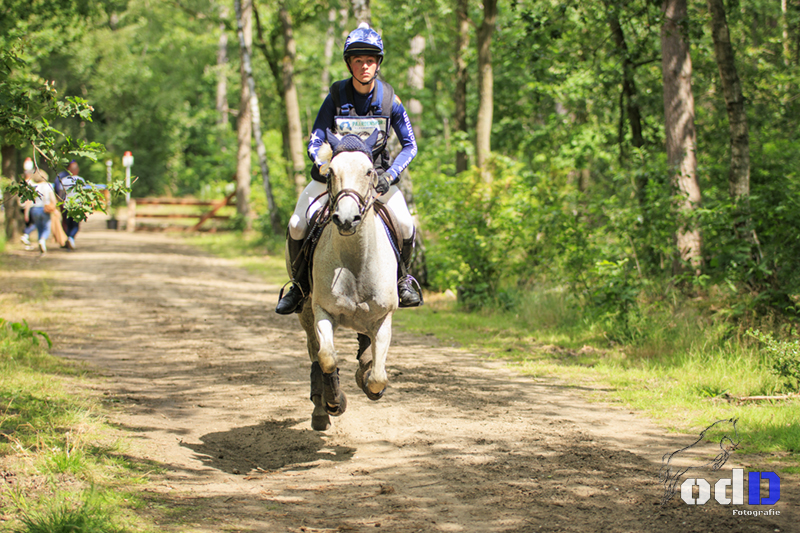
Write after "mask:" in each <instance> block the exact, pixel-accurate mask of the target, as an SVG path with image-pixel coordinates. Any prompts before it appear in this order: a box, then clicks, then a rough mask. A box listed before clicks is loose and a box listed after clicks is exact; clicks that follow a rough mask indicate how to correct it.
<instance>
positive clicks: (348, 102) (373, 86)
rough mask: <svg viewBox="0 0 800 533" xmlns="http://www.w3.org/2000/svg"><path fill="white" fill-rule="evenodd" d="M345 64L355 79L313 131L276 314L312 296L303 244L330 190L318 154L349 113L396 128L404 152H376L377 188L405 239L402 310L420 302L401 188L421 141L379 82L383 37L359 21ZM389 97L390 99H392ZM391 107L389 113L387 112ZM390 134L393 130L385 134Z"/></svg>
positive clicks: (329, 102) (345, 83)
mask: <svg viewBox="0 0 800 533" xmlns="http://www.w3.org/2000/svg"><path fill="white" fill-rule="evenodd" d="M344 61H345V63H346V64H347V69H348V70H349V71H350V74H351V75H352V77H351V78H349V79H346V80H342V81H338V82H336V83H334V84H333V85H332V86H331V90H330V93H329V94H328V96H327V97H326V98H325V101H324V102H323V103H322V107H320V109H319V113H317V119H316V120H315V121H314V130H313V131H312V133H311V140H310V141H309V143H308V156H309V157H310V158H311V160H312V161H314V167H313V168H312V171H311V177H312V181H311V183H309V184H308V186H306V188H305V190H304V191H303V192H302V193H301V194H300V199H299V200H298V201H297V206H296V207H295V210H294V214H293V215H292V218H291V219H290V220H289V237H288V249H289V260H290V262H291V265H292V287H291V289H290V290H289V291H288V292H287V293H286V295H284V296H283V297H282V298H281V300H280V301H279V302H278V306H277V308H276V309H275V312H277V313H279V314H282V315H288V314H290V313H293V312H300V311H301V310H302V308H303V306H302V304H303V301H304V300H305V297H306V296H307V295H308V294H309V292H310V287H309V282H308V273H307V258H306V257H305V254H304V253H301V248H302V245H303V241H304V239H305V237H306V234H307V232H308V222H309V219H310V218H311V216H312V215H313V214H314V213H315V212H316V211H317V210H319V209H320V208H321V207H322V205H324V203H325V202H327V198H326V197H322V198H320V197H321V196H323V195H324V194H325V193H326V192H327V181H326V177H325V176H323V175H321V174H320V171H319V165H321V164H322V163H323V162H319V161H317V152H318V151H319V148H320V147H321V146H322V144H323V142H325V136H326V131H327V130H328V129H330V130H332V131H336V124H337V120H336V119H337V117H341V116H343V115H349V116H350V117H356V116H358V117H365V116H375V117H380V116H384V117H389V119H390V120H389V122H390V124H391V127H392V129H394V131H395V133H396V134H397V137H398V138H399V139H400V144H401V145H402V147H403V149H402V150H401V151H400V153H399V154H398V155H397V158H396V159H395V160H394V162H391V161H390V157H389V153H388V150H387V149H386V143H385V140H386V135H385V136H384V139H383V141H384V142H382V143H380V144H379V146H378V147H377V149H376V152H377V153H375V152H374V153H373V155H374V161H375V170H376V173H377V175H378V180H377V184H376V186H375V190H376V191H377V192H378V193H379V194H380V196H379V197H378V199H377V200H378V201H379V202H381V203H383V204H386V205H387V206H388V207H389V208H390V209H391V211H392V212H393V213H394V215H395V217H396V218H397V221H398V224H399V225H400V232H401V233H402V238H403V250H402V257H401V259H402V262H403V265H398V274H397V275H398V282H397V291H398V297H399V301H400V307H416V306H418V305H420V304H421V303H422V300H421V298H420V295H419V293H417V291H416V290H414V287H413V285H412V279H413V278H411V277H410V276H408V275H404V274H401V273H404V272H407V269H408V264H409V262H410V260H411V252H412V251H413V247H414V233H415V229H414V219H413V217H412V216H411V213H410V212H409V210H408V205H406V201H405V198H403V193H402V192H401V191H400V189H399V188H398V187H397V182H398V181H399V180H400V173H401V172H402V171H403V170H405V169H406V167H408V164H409V163H410V162H411V160H412V159H414V156H416V155H417V142H416V140H415V139H414V130H413V129H412V128H411V121H409V119H408V114H406V110H405V108H403V104H402V103H401V102H400V99H399V98H397V97H396V96H392V95H394V90H393V89H392V88H391V86H389V84H387V83H384V82H382V81H380V80H378V79H377V76H378V72H379V71H380V66H381V62H382V61H383V41H382V39H381V36H380V35H379V34H378V32H376V31H375V30H373V29H372V28H370V27H369V25H368V24H366V23H361V24H360V25H359V26H358V28H356V29H355V30H353V31H352V32H351V33H350V35H349V36H348V37H347V40H346V41H345V43H344ZM390 98H391V100H390ZM383 107H387V108H388V107H391V109H383ZM385 133H386V134H387V135H388V134H389V131H386V132H385Z"/></svg>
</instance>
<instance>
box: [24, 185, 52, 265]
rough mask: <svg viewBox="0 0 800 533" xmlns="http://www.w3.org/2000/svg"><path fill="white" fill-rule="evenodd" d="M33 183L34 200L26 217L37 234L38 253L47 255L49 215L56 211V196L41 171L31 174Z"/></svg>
mask: <svg viewBox="0 0 800 533" xmlns="http://www.w3.org/2000/svg"><path fill="white" fill-rule="evenodd" d="M33 183H34V185H35V187H36V200H34V202H33V204H32V205H31V207H30V209H29V212H28V216H29V218H30V219H31V220H33V223H34V224H35V225H36V231H38V232H39V251H40V252H41V253H43V254H44V253H47V238H48V237H49V236H50V213H52V212H53V211H55V209H56V195H55V192H54V191H53V187H52V186H51V185H50V183H49V182H48V181H47V174H45V173H44V171H42V170H41V169H40V170H37V171H36V172H35V173H34V174H33Z"/></svg>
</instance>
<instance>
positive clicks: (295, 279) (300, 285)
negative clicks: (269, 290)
mask: <svg viewBox="0 0 800 533" xmlns="http://www.w3.org/2000/svg"><path fill="white" fill-rule="evenodd" d="M286 242H287V244H288V248H289V262H290V263H291V265H292V280H291V282H290V283H291V284H292V286H291V288H290V289H289V292H287V293H286V294H285V295H284V294H283V289H281V294H280V300H279V301H278V305H277V307H275V312H276V313H278V314H279V315H291V314H292V313H299V312H301V311H302V310H303V301H305V299H306V296H308V294H309V293H310V292H311V286H310V284H309V282H308V259H307V258H306V254H304V253H303V242H304V239H300V240H295V239H292V238H291V237H287V239H286Z"/></svg>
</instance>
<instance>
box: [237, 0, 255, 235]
mask: <svg viewBox="0 0 800 533" xmlns="http://www.w3.org/2000/svg"><path fill="white" fill-rule="evenodd" d="M234 6H235V9H236V26H237V32H238V35H239V55H240V58H241V66H240V67H239V74H240V76H241V81H242V83H241V85H242V87H241V89H240V92H239V116H238V119H237V121H236V140H237V142H238V149H237V151H236V213H237V214H238V215H239V217H241V218H242V219H243V220H244V221H245V224H246V227H247V228H248V229H250V228H252V224H253V221H252V217H251V216H250V180H251V179H252V177H251V174H250V172H251V162H250V149H251V144H252V142H253V130H252V128H253V126H252V124H253V117H252V114H251V109H250V85H249V84H248V75H247V72H246V71H245V62H248V63H249V61H250V54H251V52H252V48H253V24H252V16H253V3H252V0H244V2H241V0H236V1H235V4H234Z"/></svg>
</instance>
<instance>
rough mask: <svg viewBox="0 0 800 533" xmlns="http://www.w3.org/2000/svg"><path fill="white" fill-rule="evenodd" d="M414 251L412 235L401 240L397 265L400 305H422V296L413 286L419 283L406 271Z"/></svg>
mask: <svg viewBox="0 0 800 533" xmlns="http://www.w3.org/2000/svg"><path fill="white" fill-rule="evenodd" d="M413 253H414V237H411V238H410V239H404V240H403V250H402V251H401V254H400V264H398V265H397V296H398V297H399V299H400V307H419V306H420V305H422V296H421V295H420V293H419V292H417V290H416V289H415V288H414V285H417V287H419V283H417V280H415V279H414V277H413V276H411V275H410V274H409V273H408V269H409V268H410V267H411V256H412V254H413Z"/></svg>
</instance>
